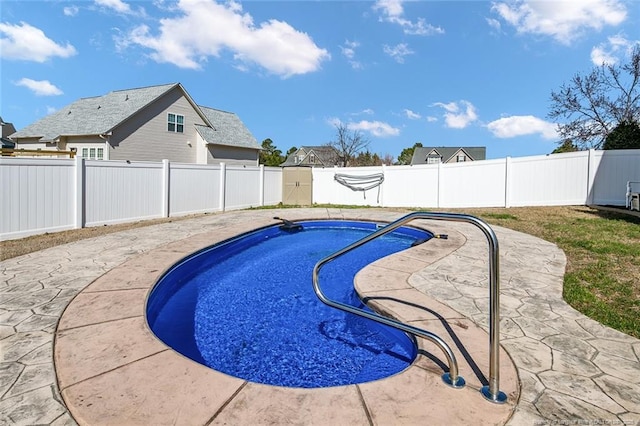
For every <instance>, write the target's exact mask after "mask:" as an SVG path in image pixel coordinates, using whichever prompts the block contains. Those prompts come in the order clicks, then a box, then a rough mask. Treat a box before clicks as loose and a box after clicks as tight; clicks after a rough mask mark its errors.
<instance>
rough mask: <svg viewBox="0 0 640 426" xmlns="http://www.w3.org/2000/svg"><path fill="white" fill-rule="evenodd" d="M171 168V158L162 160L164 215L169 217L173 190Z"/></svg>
mask: <svg viewBox="0 0 640 426" xmlns="http://www.w3.org/2000/svg"><path fill="white" fill-rule="evenodd" d="M169 169H170V165H169V160H166V159H165V160H162V217H169V215H170V214H171V212H170V209H169V202H170V200H169V192H170V190H171V187H170V185H171V184H170V178H169Z"/></svg>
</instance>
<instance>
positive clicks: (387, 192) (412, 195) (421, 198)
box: [382, 164, 439, 208]
mask: <svg viewBox="0 0 640 426" xmlns="http://www.w3.org/2000/svg"><path fill="white" fill-rule="evenodd" d="M438 168H439V166H438V165H437V164H433V165H431V164H430V165H424V166H422V165H420V166H392V167H385V168H384V183H383V187H382V190H383V196H384V199H383V200H384V206H385V207H425V208H428V207H437V206H438V195H439V189H438V185H439V181H438V174H439V172H438Z"/></svg>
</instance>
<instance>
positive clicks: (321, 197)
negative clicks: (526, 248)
mask: <svg viewBox="0 0 640 426" xmlns="http://www.w3.org/2000/svg"><path fill="white" fill-rule="evenodd" d="M379 173H382V174H384V181H383V182H382V184H381V185H380V187H377V188H372V189H369V190H367V191H364V192H361V191H354V190H352V189H350V188H348V187H345V186H343V185H341V184H340V183H339V182H337V181H336V180H335V175H336V174H338V175H348V176H371V175H375V174H379ZM353 180H354V179H351V182H353ZM628 181H640V150H638V149H635V150H618V151H595V150H590V151H579V152H571V153H565V154H553V155H542V156H532V157H522V158H510V157H507V158H503V159H499V160H486V161H476V162H465V163H454V164H429V165H419V166H391V167H385V166H381V167H349V168H327V169H317V168H316V169H313V201H314V202H315V203H320V204H325V203H327V204H345V205H362V206H364V205H369V206H380V207H422V208H445V209H446V208H463V207H521V206H558V205H585V204H599V205H617V206H624V205H625V202H626V184H627V182H628Z"/></svg>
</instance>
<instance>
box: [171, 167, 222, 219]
mask: <svg viewBox="0 0 640 426" xmlns="http://www.w3.org/2000/svg"><path fill="white" fill-rule="evenodd" d="M220 170H221V167H220V166H218V165H216V166H212V165H199V164H176V163H171V164H170V169H169V212H170V215H171V216H179V215H185V214H195V213H203V212H211V211H219V210H221V209H222V206H221V205H220Z"/></svg>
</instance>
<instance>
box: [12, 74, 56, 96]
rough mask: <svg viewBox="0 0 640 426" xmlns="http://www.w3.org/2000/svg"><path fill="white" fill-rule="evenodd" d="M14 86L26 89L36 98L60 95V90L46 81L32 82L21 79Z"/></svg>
mask: <svg viewBox="0 0 640 426" xmlns="http://www.w3.org/2000/svg"><path fill="white" fill-rule="evenodd" d="M15 85H16V86H23V87H26V88H27V89H29V90H31V91H32V92H33V93H35V94H36V95H38V96H55V95H62V90H60V89H58V88H57V87H56V86H54V85H53V84H51V83H50V82H49V81H48V80H32V79H30V78H21V79H20V80H19V81H17V82H16V83H15Z"/></svg>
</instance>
